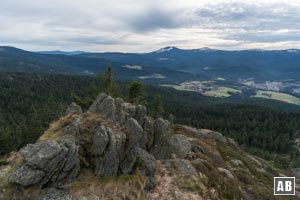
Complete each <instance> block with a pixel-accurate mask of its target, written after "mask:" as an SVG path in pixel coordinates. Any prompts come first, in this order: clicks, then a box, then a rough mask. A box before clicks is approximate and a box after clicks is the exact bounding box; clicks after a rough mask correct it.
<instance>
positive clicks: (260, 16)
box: [0, 0, 300, 52]
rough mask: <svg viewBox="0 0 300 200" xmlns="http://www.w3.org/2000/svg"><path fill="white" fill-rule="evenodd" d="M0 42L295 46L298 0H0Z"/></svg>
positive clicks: (51, 46)
mask: <svg viewBox="0 0 300 200" xmlns="http://www.w3.org/2000/svg"><path fill="white" fill-rule="evenodd" d="M0 45H1V46H4V45H5V46H15V47H18V48H22V49H27V50H31V51H41V50H65V51H71V50H83V51H93V52H107V51H118V52H150V51H154V50H157V49H160V48H163V47H166V46H176V47H179V48H183V49H197V48H202V47H209V48H214V49H224V50H239V49H290V48H299V49H300V1H298V0H272V1H271V0H255V1H253V0H243V1H242V0H240V1H237V0H235V1H231V0H226V1H225V0H217V1H213V0H118V1H117V0H105V1H104V0H1V6H0Z"/></svg>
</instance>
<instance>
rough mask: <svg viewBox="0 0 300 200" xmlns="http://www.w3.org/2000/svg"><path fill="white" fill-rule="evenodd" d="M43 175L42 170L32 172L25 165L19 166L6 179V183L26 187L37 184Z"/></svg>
mask: <svg viewBox="0 0 300 200" xmlns="http://www.w3.org/2000/svg"><path fill="white" fill-rule="evenodd" d="M44 175H45V172H43V171H42V170H33V169H31V168H30V167H28V166H26V165H21V166H19V167H18V168H17V169H16V170H15V171H14V172H13V173H12V174H11V175H10V176H9V177H8V181H9V182H11V183H17V184H20V185H22V186H25V187H26V186H29V185H34V184H37V183H39V182H40V181H41V180H42V178H43V177H44Z"/></svg>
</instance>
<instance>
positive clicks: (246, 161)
mask: <svg viewBox="0 0 300 200" xmlns="http://www.w3.org/2000/svg"><path fill="white" fill-rule="evenodd" d="M146 113H147V110H146V108H145V107H144V106H141V105H132V104H129V103H126V102H125V101H124V100H123V99H121V98H116V99H114V98H112V97H110V96H108V95H106V94H100V95H99V96H98V97H97V99H96V100H95V101H94V103H93V104H92V105H91V106H90V108H89V109H88V111H86V112H85V113H82V110H81V108H80V107H79V106H78V105H76V104H74V103H72V104H71V105H70V107H69V108H68V109H67V112H66V114H67V116H65V117H63V118H61V119H60V120H59V121H58V122H56V123H54V124H52V125H51V127H50V129H49V130H48V131H46V133H45V135H46V136H42V137H41V138H40V139H39V140H38V142H37V143H35V144H28V145H26V146H25V147H24V148H22V149H21V150H20V151H19V153H18V154H17V155H19V159H18V162H16V163H15V164H14V165H13V166H14V167H11V169H10V170H9V173H8V174H7V177H8V178H7V180H8V182H9V183H10V184H13V185H18V187H16V188H19V190H18V191H23V192H25V191H26V189H27V188H28V187H31V186H35V187H32V188H35V189H32V188H31V189H32V191H36V190H38V189H36V188H41V189H40V190H39V192H37V193H39V194H41V193H42V198H39V199H43V200H52V199H53V200H54V199H66V200H69V199H97V198H101V199H102V197H103V199H143V197H142V194H144V193H145V192H146V193H149V194H150V195H149V198H148V199H172V198H175V197H176V198H179V199H183V198H185V199H227V198H229V197H228V195H229V194H228V193H226V192H225V193H223V190H224V189H226V188H229V187H231V186H232V185H231V184H237V183H242V182H245V184H244V185H243V187H240V186H239V185H234V186H233V187H236V188H239V190H236V191H234V192H236V193H234V195H233V196H232V198H236V199H247V197H248V196H255V195H256V196H255V198H252V199H259V198H258V196H257V195H259V193H258V194H253V191H254V192H255V190H256V188H250V186H249V183H250V182H255V181H254V177H255V176H256V175H257V174H256V173H264V175H263V176H258V177H257V178H258V179H259V178H261V177H265V176H269V177H273V176H276V175H275V174H274V173H273V170H271V171H272V172H269V171H267V170H265V169H267V166H266V163H265V162H263V161H262V160H259V159H258V158H256V157H255V158H254V157H253V156H250V155H248V154H246V153H244V152H243V151H242V150H241V149H240V148H239V147H238V145H237V144H236V143H235V142H234V140H232V139H230V138H226V137H224V136H223V135H222V134H221V133H218V132H214V131H210V130H206V129H195V128H191V127H188V126H182V125H175V126H174V125H173V124H171V123H170V122H168V121H167V120H164V119H162V118H158V119H153V118H151V117H149V116H147V114H146ZM248 168H249V169H248ZM262 170H264V171H262ZM298 171H299V170H294V171H293V172H292V173H294V174H295V175H297V176H298ZM254 172H255V173H254ZM271 173H273V174H271ZM299 174H300V173H299ZM0 175H2V174H1V168H0ZM119 175H126V176H119ZM299 177H300V175H299ZM0 178H1V176H0ZM110 179H112V181H110V182H109V180H110ZM265 180H266V179H264V180H261V182H260V183H259V187H260V188H259V189H261V188H262V189H265V191H269V187H267V186H265V185H263V184H265ZM270 180H271V179H270ZM122 181H123V182H122ZM116 182H121V183H120V184H119V185H118V187H119V188H113V186H114V184H116ZM106 183H107V185H105V184H106ZM124 185H127V187H129V188H131V189H133V190H129V191H128V188H126V187H125V186H124ZM216 185H217V186H218V187H216V190H218V192H216V190H214V188H212V187H213V186H216ZM223 185H225V186H224V187H223ZM262 185H263V186H262ZM36 186H38V187H36ZM20 188H21V189H20ZM74 188H76V190H77V191H80V192H77V191H75V192H74ZM180 188H183V190H182V191H179V190H180ZM249 188H250V189H249ZM24 189H25V190H24ZM137 190H138V191H139V192H138V193H134V192H133V191H137ZM141 190H142V191H141ZM194 190H196V191H195V192H194ZM248 190H249V191H250V192H248ZM1 191H4V190H3V189H2V188H1V184H0V197H1V198H2V197H3V195H2V194H1ZM5 191H9V190H5ZM28 191H31V190H28ZM107 191H110V192H107ZM124 191H128V193H130V194H124ZM162 191H164V194H161V192H162ZM171 191H173V192H171ZM125 193H126V192H125ZM132 193H134V194H132ZM248 193H249V194H248ZM15 194H18V192H16V193H15ZM199 194H201V195H202V194H203V195H204V196H203V197H200V196H199ZM21 195H22V193H21ZM28 195H29V197H34V198H29V199H35V195H36V194H35V193H32V194H28ZM30 195H31V196H30ZM114 195H116V196H117V197H116V196H114ZM218 195H219V196H220V198H219V197H218ZM8 196H9V195H8ZM9 197H10V196H9ZM12 199H13V198H12ZM15 199H22V198H20V196H17V197H16V198H15ZM24 199H25V198H24ZM146 199H147V198H146Z"/></svg>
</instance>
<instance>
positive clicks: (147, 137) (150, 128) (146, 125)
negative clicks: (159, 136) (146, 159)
mask: <svg viewBox="0 0 300 200" xmlns="http://www.w3.org/2000/svg"><path fill="white" fill-rule="evenodd" d="M141 124H142V127H143V130H144V136H143V139H142V141H141V145H140V147H141V148H143V149H146V150H149V149H150V148H151V147H152V145H153V140H154V120H153V119H152V118H151V117H148V116H146V117H144V119H143V120H142V123H141Z"/></svg>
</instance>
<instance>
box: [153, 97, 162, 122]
mask: <svg viewBox="0 0 300 200" xmlns="http://www.w3.org/2000/svg"><path fill="white" fill-rule="evenodd" d="M150 108H151V110H150V114H151V116H152V117H154V118H158V117H162V115H163V113H164V107H163V102H162V100H161V96H160V95H156V96H155V97H154V99H153V100H152V102H151V105H150Z"/></svg>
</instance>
